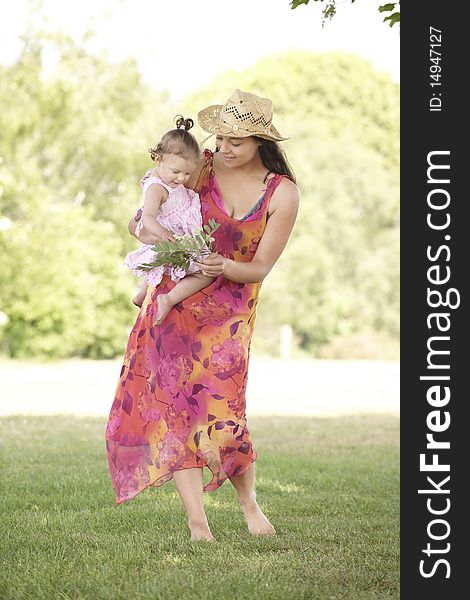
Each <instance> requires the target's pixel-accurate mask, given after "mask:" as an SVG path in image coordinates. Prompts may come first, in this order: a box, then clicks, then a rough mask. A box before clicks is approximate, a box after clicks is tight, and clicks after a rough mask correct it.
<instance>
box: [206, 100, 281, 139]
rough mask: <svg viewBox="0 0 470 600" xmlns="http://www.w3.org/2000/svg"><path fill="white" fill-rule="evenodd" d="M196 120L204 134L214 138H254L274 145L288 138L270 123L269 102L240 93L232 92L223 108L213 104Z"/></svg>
mask: <svg viewBox="0 0 470 600" xmlns="http://www.w3.org/2000/svg"><path fill="white" fill-rule="evenodd" d="M197 118H198V122H199V125H200V126H201V127H202V129H204V131H207V132H208V133H212V134H215V135H230V136H233V137H248V136H250V135H255V136H257V137H260V138H263V139H265V140H272V141H274V142H280V141H282V140H288V139H289V138H286V137H283V136H282V135H281V134H280V133H279V131H278V130H277V129H276V128H275V127H274V125H273V124H272V118H273V103H272V102H271V100H269V98H261V97H260V96H256V95H255V94H250V93H249V92H243V91H242V90H235V91H234V92H233V94H232V95H231V96H230V98H229V99H228V100H227V102H226V103H225V104H224V105H222V104H214V105H212V106H208V107H207V108H205V109H204V110H201V112H200V113H199V114H198V116H197Z"/></svg>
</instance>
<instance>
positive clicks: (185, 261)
mask: <svg viewBox="0 0 470 600" xmlns="http://www.w3.org/2000/svg"><path fill="white" fill-rule="evenodd" d="M219 227H220V223H217V222H216V221H214V219H209V225H204V226H203V228H202V229H201V230H199V231H197V232H194V234H193V235H192V236H191V235H188V234H185V235H181V236H178V235H175V236H174V237H175V238H176V239H177V241H176V242H170V241H163V242H157V243H156V244H155V245H154V246H152V250H153V251H154V252H156V253H157V256H156V257H155V260H153V261H152V262H150V263H144V264H142V265H141V266H140V268H141V269H142V270H144V271H149V270H150V269H153V268H155V267H160V266H163V265H172V266H173V267H179V268H181V269H184V270H185V271H187V270H188V269H189V265H190V261H191V259H192V260H197V259H198V258H199V259H200V258H203V257H204V256H208V255H209V254H210V253H211V252H212V242H213V241H214V238H213V237H212V234H213V233H214V232H215V231H217V229H218V228H219Z"/></svg>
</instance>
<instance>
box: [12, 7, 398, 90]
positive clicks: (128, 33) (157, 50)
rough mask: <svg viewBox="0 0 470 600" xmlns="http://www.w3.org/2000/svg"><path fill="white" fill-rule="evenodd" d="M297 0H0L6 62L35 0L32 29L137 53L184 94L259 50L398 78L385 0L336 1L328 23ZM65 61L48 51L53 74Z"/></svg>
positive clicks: (145, 68) (164, 84) (162, 84)
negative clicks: (340, 58) (345, 56)
mask: <svg viewBox="0 0 470 600" xmlns="http://www.w3.org/2000/svg"><path fill="white" fill-rule="evenodd" d="M289 3H290V0H235V1H234V0H153V1H152V0H79V1H78V2H77V1H72V0H15V1H14V2H13V1H11V0H10V1H5V0H0V62H2V63H4V64H9V63H11V62H13V61H14V60H15V58H16V57H17V56H18V53H19V51H20V49H21V45H22V42H21V39H20V37H19V36H20V35H21V34H22V33H24V31H25V28H26V24H27V23H28V19H31V18H32V17H31V14H32V12H31V6H33V5H35V6H41V12H42V14H43V15H44V17H43V19H42V22H41V20H40V19H38V18H37V16H35V17H34V24H35V26H38V25H42V26H44V27H45V28H46V29H48V30H50V31H62V32H64V33H69V34H71V35H72V36H73V37H74V38H75V39H81V37H82V35H83V33H84V32H85V31H86V30H91V31H92V32H93V35H92V37H91V39H90V40H89V41H88V42H86V43H87V47H88V48H89V49H90V50H91V51H93V52H99V53H102V52H104V51H106V52H107V53H109V55H110V57H111V59H113V60H120V59H123V58H126V57H130V56H131V57H135V59H136V61H137V64H138V67H139V70H140V71H141V73H142V75H143V77H144V79H145V80H146V81H147V82H148V83H149V84H150V85H151V86H152V87H154V88H156V89H163V88H165V89H169V90H171V92H172V93H173V95H174V97H176V98H177V97H179V96H182V95H184V94H186V93H188V92H190V91H192V90H194V89H196V88H199V87H201V86H202V85H204V83H208V82H209V81H210V80H211V79H212V78H213V77H214V76H215V75H216V74H218V73H220V72H223V71H225V70H227V69H236V70H241V69H244V68H246V67H248V66H251V65H253V64H254V63H256V62H257V60H258V59H259V58H261V57H262V56H266V55H268V54H271V53H273V52H279V51H284V50H291V49H308V50H313V51H319V52H323V51H328V50H345V51H348V52H353V53H356V54H358V55H360V56H362V57H364V58H366V59H367V60H369V61H370V62H371V63H372V64H373V65H374V66H375V67H376V68H377V69H379V70H381V71H386V72H387V73H389V74H390V76H391V78H392V79H393V80H394V81H397V82H398V81H399V43H400V42H399V40H400V34H399V28H398V27H397V25H395V26H394V27H393V28H390V27H389V26H388V24H386V23H383V22H382V19H383V15H381V14H380V13H379V12H378V10H377V7H378V6H379V5H380V4H382V3H383V0H356V2H355V3H354V4H351V3H350V1H349V0H338V2H337V4H338V7H337V14H336V15H335V17H334V18H333V20H332V21H327V22H326V23H325V26H324V27H323V28H322V27H321V9H320V6H317V4H319V3H317V2H313V0H312V1H311V2H310V4H309V5H307V6H299V7H298V8H297V9H295V10H291V8H290V4H289ZM57 60H58V57H57V56H56V55H54V53H53V52H51V53H49V55H46V56H45V61H44V64H45V68H46V70H51V71H52V70H53V69H54V66H55V64H56V62H57Z"/></svg>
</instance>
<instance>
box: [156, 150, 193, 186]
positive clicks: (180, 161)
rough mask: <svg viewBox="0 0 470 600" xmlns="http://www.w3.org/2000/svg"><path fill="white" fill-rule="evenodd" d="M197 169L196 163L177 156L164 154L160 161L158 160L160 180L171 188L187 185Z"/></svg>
mask: <svg viewBox="0 0 470 600" xmlns="http://www.w3.org/2000/svg"><path fill="white" fill-rule="evenodd" d="M195 168H196V163H195V162H194V161H192V160H188V159H187V158H183V157H182V156H177V155H176V154H164V155H163V156H162V157H161V158H160V160H157V171H158V174H159V176H160V179H161V180H162V181H163V183H166V184H167V185H169V186H170V187H176V186H178V185H180V184H182V183H183V184H184V183H186V182H187V181H188V179H189V178H190V177H191V174H192V172H193V171H194V169H195Z"/></svg>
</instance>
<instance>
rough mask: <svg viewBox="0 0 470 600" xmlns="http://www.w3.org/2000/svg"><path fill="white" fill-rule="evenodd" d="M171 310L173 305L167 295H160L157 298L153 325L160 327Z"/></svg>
mask: <svg viewBox="0 0 470 600" xmlns="http://www.w3.org/2000/svg"><path fill="white" fill-rule="evenodd" d="M172 308H173V303H172V301H171V300H170V298H168V294H160V295H159V296H158V297H157V314H156V315H155V319H154V321H153V324H154V325H155V326H157V325H160V324H161V323H162V322H163V321H164V320H165V318H166V316H167V314H168V313H169V312H170V310H171V309H172Z"/></svg>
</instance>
